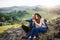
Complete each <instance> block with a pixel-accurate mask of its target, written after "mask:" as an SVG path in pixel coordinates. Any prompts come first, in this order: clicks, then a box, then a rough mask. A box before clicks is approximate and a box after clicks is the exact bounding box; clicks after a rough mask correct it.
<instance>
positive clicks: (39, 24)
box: [33, 20, 42, 27]
mask: <svg viewBox="0 0 60 40" xmlns="http://www.w3.org/2000/svg"><path fill="white" fill-rule="evenodd" d="M33 22H34V23H35V24H36V25H37V26H39V27H41V25H42V24H41V23H39V24H38V23H37V22H36V21H35V20H33Z"/></svg>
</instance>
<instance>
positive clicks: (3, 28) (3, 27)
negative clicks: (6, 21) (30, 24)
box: [0, 24, 20, 33]
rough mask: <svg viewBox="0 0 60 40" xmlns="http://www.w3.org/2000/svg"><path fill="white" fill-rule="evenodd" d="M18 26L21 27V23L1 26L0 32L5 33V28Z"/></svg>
mask: <svg viewBox="0 0 60 40" xmlns="http://www.w3.org/2000/svg"><path fill="white" fill-rule="evenodd" d="M17 27H20V24H14V25H6V26H0V33H3V32H4V30H7V29H8V28H17Z"/></svg>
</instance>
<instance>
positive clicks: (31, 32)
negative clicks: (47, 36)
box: [22, 13, 47, 40]
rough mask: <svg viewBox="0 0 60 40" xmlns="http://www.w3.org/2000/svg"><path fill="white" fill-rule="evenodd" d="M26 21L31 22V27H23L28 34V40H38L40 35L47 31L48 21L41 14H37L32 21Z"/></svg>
mask: <svg viewBox="0 0 60 40" xmlns="http://www.w3.org/2000/svg"><path fill="white" fill-rule="evenodd" d="M25 21H27V22H29V26H25V25H22V28H23V30H24V31H25V32H26V33H27V34H28V35H26V36H25V38H26V39H29V40H37V36H38V33H40V32H46V31H47V26H46V20H45V19H43V18H42V17H41V15H40V14H39V13H35V14H34V15H32V18H31V19H29V20H25Z"/></svg>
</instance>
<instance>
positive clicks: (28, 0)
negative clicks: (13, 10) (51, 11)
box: [0, 0, 60, 7]
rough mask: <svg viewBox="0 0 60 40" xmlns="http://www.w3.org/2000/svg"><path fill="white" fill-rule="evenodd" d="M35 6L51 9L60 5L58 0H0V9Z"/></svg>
mask: <svg viewBox="0 0 60 40" xmlns="http://www.w3.org/2000/svg"><path fill="white" fill-rule="evenodd" d="M36 5H42V6H47V7H53V6H56V5H60V0H0V7H10V6H36Z"/></svg>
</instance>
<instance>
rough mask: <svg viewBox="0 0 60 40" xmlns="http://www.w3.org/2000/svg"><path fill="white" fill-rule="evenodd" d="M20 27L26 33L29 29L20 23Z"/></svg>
mask: <svg viewBox="0 0 60 40" xmlns="http://www.w3.org/2000/svg"><path fill="white" fill-rule="evenodd" d="M22 28H23V30H24V31H25V32H26V33H28V32H29V31H30V29H29V28H28V27H27V26H25V25H22Z"/></svg>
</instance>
